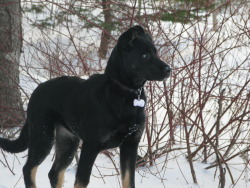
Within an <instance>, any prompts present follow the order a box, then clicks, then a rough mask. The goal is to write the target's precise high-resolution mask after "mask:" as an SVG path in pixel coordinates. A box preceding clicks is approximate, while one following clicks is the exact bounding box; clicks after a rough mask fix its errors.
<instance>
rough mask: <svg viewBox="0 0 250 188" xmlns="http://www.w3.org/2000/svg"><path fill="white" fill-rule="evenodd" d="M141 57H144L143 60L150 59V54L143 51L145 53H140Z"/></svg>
mask: <svg viewBox="0 0 250 188" xmlns="http://www.w3.org/2000/svg"><path fill="white" fill-rule="evenodd" d="M142 58H143V59H145V60H150V58H151V55H150V53H145V54H143V55H142Z"/></svg>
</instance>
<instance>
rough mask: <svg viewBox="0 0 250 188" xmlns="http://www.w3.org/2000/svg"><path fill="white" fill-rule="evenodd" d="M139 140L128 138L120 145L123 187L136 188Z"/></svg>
mask: <svg viewBox="0 0 250 188" xmlns="http://www.w3.org/2000/svg"><path fill="white" fill-rule="evenodd" d="M138 145H139V141H137V140H136V139H134V138H127V139H126V140H125V141H124V142H123V143H122V145H121V146H120V163H121V176H122V188H135V164H136V158H137V149H138Z"/></svg>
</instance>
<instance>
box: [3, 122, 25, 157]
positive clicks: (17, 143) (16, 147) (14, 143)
mask: <svg viewBox="0 0 250 188" xmlns="http://www.w3.org/2000/svg"><path fill="white" fill-rule="evenodd" d="M28 144H29V126H28V123H27V122H26V123H25V124H24V126H23V129H22V130H21V133H20V135H19V137H18V138H17V139H16V140H8V139H6V138H0V148H2V149H3V150H5V151H7V152H10V153H19V152H22V151H24V150H26V149H27V148H28Z"/></svg>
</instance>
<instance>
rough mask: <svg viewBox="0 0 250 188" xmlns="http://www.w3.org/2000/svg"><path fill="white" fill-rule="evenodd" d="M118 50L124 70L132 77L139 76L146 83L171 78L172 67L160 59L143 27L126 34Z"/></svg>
mask: <svg viewBox="0 0 250 188" xmlns="http://www.w3.org/2000/svg"><path fill="white" fill-rule="evenodd" d="M117 50H118V52H119V54H120V56H121V57H120V58H122V62H123V64H124V65H123V68H124V69H125V71H126V72H127V73H128V74H131V76H134V75H137V76H138V77H139V78H140V79H142V80H143V79H144V80H145V81H147V80H157V81H160V80H164V79H166V78H168V77H169V76H170V73H171V68H170V66H169V65H167V64H166V63H164V62H163V61H162V60H161V59H160V58H159V57H158V55H157V50H156V47H155V45H154V43H153V41H152V39H151V37H150V36H149V35H148V34H147V33H145V31H144V29H143V28H142V27H141V26H134V27H132V28H130V29H128V30H127V31H126V32H124V33H123V34H122V35H121V36H120V37H119V39H118V43H117Z"/></svg>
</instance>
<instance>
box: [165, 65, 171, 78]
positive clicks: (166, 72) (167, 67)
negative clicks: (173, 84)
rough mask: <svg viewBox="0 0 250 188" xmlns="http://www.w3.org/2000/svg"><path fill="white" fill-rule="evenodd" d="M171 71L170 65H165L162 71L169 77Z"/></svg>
mask: <svg viewBox="0 0 250 188" xmlns="http://www.w3.org/2000/svg"><path fill="white" fill-rule="evenodd" d="M171 72H172V69H171V67H170V66H168V65H167V66H166V67H165V68H164V73H165V74H166V78H169V77H170V74H171Z"/></svg>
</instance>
